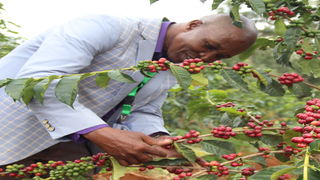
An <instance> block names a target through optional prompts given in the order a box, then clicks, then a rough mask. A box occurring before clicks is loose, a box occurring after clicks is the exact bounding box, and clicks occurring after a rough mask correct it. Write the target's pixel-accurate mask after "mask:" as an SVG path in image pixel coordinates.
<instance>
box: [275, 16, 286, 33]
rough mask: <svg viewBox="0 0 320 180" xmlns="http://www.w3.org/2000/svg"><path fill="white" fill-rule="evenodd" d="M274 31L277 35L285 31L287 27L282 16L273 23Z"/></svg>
mask: <svg viewBox="0 0 320 180" xmlns="http://www.w3.org/2000/svg"><path fill="white" fill-rule="evenodd" d="M274 26H275V27H274V32H275V33H276V34H277V35H279V36H283V35H284V34H285V33H286V30H287V27H286V24H285V23H284V20H283V19H282V18H280V19H277V20H276V22H275V23H274Z"/></svg>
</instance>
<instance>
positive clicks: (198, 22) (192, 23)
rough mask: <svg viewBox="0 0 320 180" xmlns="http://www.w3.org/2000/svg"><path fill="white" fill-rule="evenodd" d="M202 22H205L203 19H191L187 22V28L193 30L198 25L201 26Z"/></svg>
mask: <svg viewBox="0 0 320 180" xmlns="http://www.w3.org/2000/svg"><path fill="white" fill-rule="evenodd" d="M201 24H203V22H202V21H201V20H193V21H190V22H188V23H187V24H186V30H188V31H189V30H192V29H194V28H196V27H198V26H200V25H201Z"/></svg>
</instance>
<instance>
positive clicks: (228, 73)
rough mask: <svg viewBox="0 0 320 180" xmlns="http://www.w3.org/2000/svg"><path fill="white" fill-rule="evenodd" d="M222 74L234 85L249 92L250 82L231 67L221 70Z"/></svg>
mask: <svg viewBox="0 0 320 180" xmlns="http://www.w3.org/2000/svg"><path fill="white" fill-rule="evenodd" d="M221 75H222V76H223V77H224V79H225V80H226V81H227V82H228V83H230V84H231V85H232V86H233V87H235V88H237V89H240V90H242V91H245V92H248V90H249V89H248V84H247V83H246V82H245V81H244V80H243V79H242V78H241V76H240V75H239V74H238V73H236V72H234V71H233V70H231V69H224V70H221Z"/></svg>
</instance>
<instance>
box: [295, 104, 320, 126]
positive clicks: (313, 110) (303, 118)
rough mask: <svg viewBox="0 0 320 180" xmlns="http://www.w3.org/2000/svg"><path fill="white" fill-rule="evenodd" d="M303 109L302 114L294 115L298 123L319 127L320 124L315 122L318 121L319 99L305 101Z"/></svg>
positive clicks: (319, 115) (319, 117)
mask: <svg viewBox="0 0 320 180" xmlns="http://www.w3.org/2000/svg"><path fill="white" fill-rule="evenodd" d="M304 109H305V111H304V112H303V113H299V114H297V115H296V117H297V118H299V119H298V123H300V124H311V125H314V126H319V125H320V124H319V123H318V121H317V120H319V119H320V99H319V98H314V99H312V100H309V101H307V103H306V105H305V107H304Z"/></svg>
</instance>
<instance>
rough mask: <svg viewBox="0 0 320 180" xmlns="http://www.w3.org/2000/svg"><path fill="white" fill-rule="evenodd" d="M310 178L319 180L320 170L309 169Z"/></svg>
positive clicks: (310, 179) (309, 179)
mask: <svg viewBox="0 0 320 180" xmlns="http://www.w3.org/2000/svg"><path fill="white" fill-rule="evenodd" d="M308 170H309V171H308V180H319V177H320V171H319V170H318V171H314V170H312V169H311V168H309V169H308Z"/></svg>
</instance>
